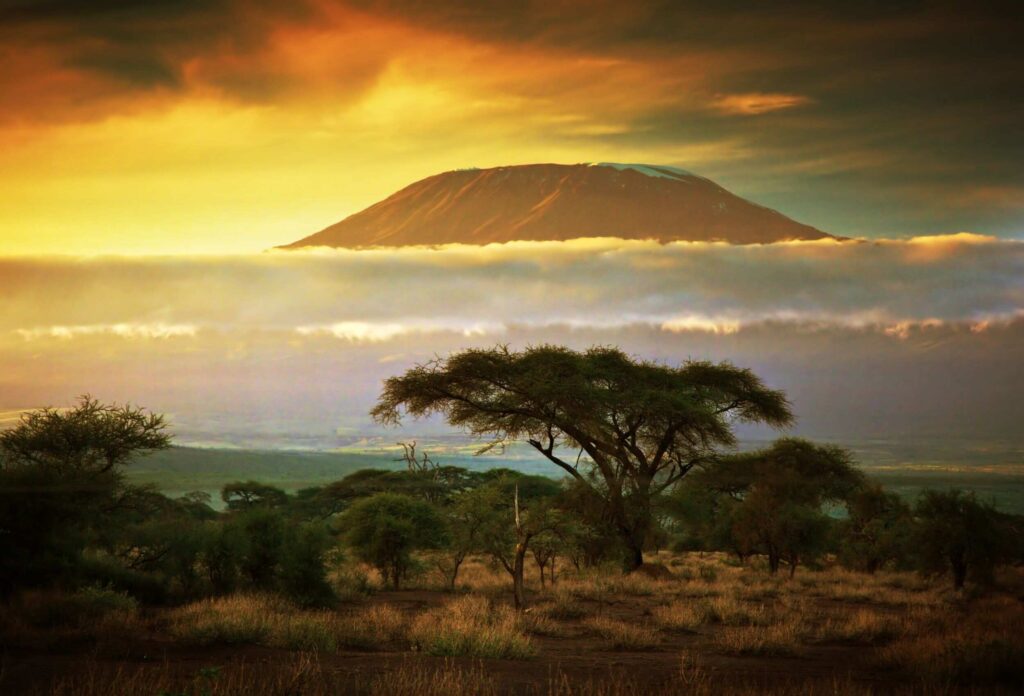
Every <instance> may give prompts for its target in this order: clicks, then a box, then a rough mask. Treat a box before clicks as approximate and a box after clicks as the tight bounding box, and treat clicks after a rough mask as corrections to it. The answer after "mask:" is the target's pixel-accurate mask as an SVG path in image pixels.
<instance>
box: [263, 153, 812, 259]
mask: <svg viewBox="0 0 1024 696" xmlns="http://www.w3.org/2000/svg"><path fill="white" fill-rule="evenodd" d="M578 237H621V238H624V239H655V240H658V241H661V242H669V241H678V240H688V241H724V242H731V243H734V244H755V243H768V242H778V241H783V240H792V239H821V238H826V237H831V235H829V234H827V233H825V232H822V231H821V230H818V229H815V228H813V227H810V226H808V225H803V224H801V223H799V222H796V221H794V220H791V219H790V218H788V217H786V216H785V215H782V214H781V213H778V212H776V211H774V210H771V209H769V208H765V207H763V206H760V205H757V204H755V203H751V202H750V201H747V200H744V199H743V198H740V197H739V196H736V195H733V194H732V193H729V192H728V191H726V190H725V189H724V188H722V187H721V186H719V185H718V184H716V183H715V182H713V181H710V180H709V179H705V178H703V177H700V176H697V175H696V174H692V173H690V172H687V171H684V170H682V169H677V168H675V167H664V166H660V165H646V164H613V163H600V164H570V165H565V164H527V165H521V166H513V167H495V168H493V169H458V170H455V171H451V172H445V173H443V174H437V175H435V176H431V177H428V178H426V179H423V180H421V181H417V182H416V183H414V184H412V185H410V186H407V187H405V188H404V189H402V190H401V191H398V192H397V193H395V194H393V195H391V196H390V197H388V198H386V199H384V200H383V201H381V202H379V203H376V204H374V205H372V206H370V207H369V208H366V209H365V210H363V211H361V212H358V213H356V214H354V215H350V216H349V217H347V218H345V219H344V220H342V221H341V222H339V223H337V224H334V225H331V226H330V227H327V228H325V229H323V230H321V231H320V232H317V233H316V234H313V235H310V236H308V237H305V238H303V239H300V240H299V241H297V242H293V243H291V244H288V245H286V246H284V247H282V248H285V249H296V248H300V247H309V246H327V247H349V248H358V247H372V246H409V245H421V244H422V245H436V244H452V243H462V244H491V243H501V242H511V241H514V240H533V241H541V240H566V239H575V238H578Z"/></svg>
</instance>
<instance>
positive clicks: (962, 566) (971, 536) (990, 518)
mask: <svg viewBox="0 0 1024 696" xmlns="http://www.w3.org/2000/svg"><path fill="white" fill-rule="evenodd" d="M914 514H915V517H916V518H917V524H916V529H915V533H914V538H913V540H914V549H915V551H916V555H917V557H918V559H917V560H918V563H919V564H920V568H921V570H922V571H924V572H936V573H941V572H943V571H952V576H953V589H954V590H961V589H963V586H964V583H965V582H966V581H967V579H968V576H969V577H970V579H971V580H972V581H975V582H982V583H988V582H991V581H992V573H993V570H994V569H995V566H996V565H997V564H998V563H1000V562H1002V561H1003V560H1005V559H1006V558H1007V556H1008V551H1009V549H1010V537H1009V535H1008V533H1007V532H1008V530H1007V526H1008V525H1007V524H1006V519H1005V518H1004V517H1003V516H1001V515H1000V514H999V513H998V512H997V511H996V510H995V508H993V507H992V506H991V505H988V504H986V503H983V502H980V501H979V500H978V499H977V498H976V497H975V496H974V494H973V493H965V492H964V491H961V490H956V489H953V490H950V491H945V492H940V491H925V492H924V493H922V494H921V497H920V499H919V500H918V501H917V506H916V507H915V509H914Z"/></svg>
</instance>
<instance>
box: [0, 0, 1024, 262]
mask: <svg viewBox="0 0 1024 696" xmlns="http://www.w3.org/2000/svg"><path fill="white" fill-rule="evenodd" d="M351 4H352V3H348V2H345V1H344V0H300V1H299V2H296V3H262V4H257V5H253V4H252V3H243V2H238V1H236V0H227V1H226V2H223V3H213V4H210V3H191V2H185V3H169V4H168V3H152V4H146V3H135V4H133V5H132V6H131V8H129V9H128V10H127V11H126V8H124V7H122V6H120V5H118V4H117V3H113V4H111V3H94V4H90V3H84V4H75V3H70V4H69V3H44V4H42V5H39V4H37V3H31V2H24V3H15V8H14V10H13V11H10V12H8V13H7V14H5V15H4V17H3V21H2V22H0V255H11V254H21V255H24V254H50V253H71V254H102V253H121V254H153V253H170V254H221V253H244V252H255V251H261V250H265V249H267V248H269V247H272V246H275V245H278V244H286V243H289V242H291V241H294V240H296V239H299V238H301V237H304V236H307V235H309V234H311V233H313V232H315V231H317V230H319V229H321V228H323V227H325V226H327V225H329V224H332V223H334V222H337V221H338V220H340V219H342V218H343V217H345V216H346V215H348V214H351V213H353V212H355V211H357V210H360V209H361V208H363V207H365V206H367V205H370V204H372V203H374V202H376V201H378V200H380V199H381V198H382V197H384V196H386V195H389V194H391V193H393V192H395V191H396V190H398V189H399V188H401V187H403V186H405V185H407V184H410V183H412V182H414V181H416V180H418V179H421V178H423V177H426V176H429V175H432V174H436V173H438V172H442V171H446V170H450V169H457V168H463V167H491V166H499V165H513V164H523V163H530V162H561V163H576V162H594V161H619V162H650V163H658V164H668V165H679V166H682V167H684V168H687V169H691V170H693V171H697V172H699V173H701V174H704V175H706V176H708V177H709V178H712V179H714V180H716V181H718V182H719V183H721V184H722V185H723V186H726V187H727V188H730V189H732V190H734V192H735V193H737V194H739V195H742V196H746V197H749V198H751V199H752V200H754V201H756V202H758V203H763V204H768V205H769V206H770V207H777V208H779V209H780V210H781V211H782V212H783V213H785V214H788V215H792V216H793V217H794V218H795V219H797V220H800V221H801V222H805V223H807V224H811V225H814V226H816V227H819V228H820V229H823V230H826V231H829V232H833V233H836V234H841V235H849V236H854V235H858V234H865V235H868V236H872V237H875V236H882V235H889V236H905V235H906V236H909V235H911V234H922V233H930V232H937V233H941V232H946V231H948V230H950V229H976V230H979V231H983V232H991V233H995V234H998V235H1000V236H1003V237H1016V236H1019V234H1020V233H1021V231H1020V221H1021V220H1022V217H1021V214H1022V213H1024V208H1022V201H1024V196H1022V191H1024V188H1022V186H1021V182H1020V180H1019V170H1020V168H1019V166H1018V163H1017V161H1016V160H1015V159H1014V154H1015V150H1014V149H1013V147H1012V144H1011V143H1010V139H1011V136H1012V134H1013V128H1012V126H1013V125H1015V123H1014V122H1013V120H1012V116H1013V115H1014V113H1015V111H1016V110H1015V108H1014V107H1016V103H1015V102H1013V101H1012V100H1013V99H1014V93H1013V91H1012V90H1007V89H1005V86H1006V82H1005V80H1006V79H1007V77H1006V75H1005V70H1006V66H1008V65H1013V64H1015V61H1013V60H1011V59H1010V58H1011V56H1007V55H1004V53H1005V52H1002V49H1001V48H999V47H1000V46H1002V44H1000V43H999V42H998V41H992V42H991V45H992V47H993V48H992V50H993V53H992V55H991V56H987V57H980V56H979V57H977V60H978V61H979V62H978V64H977V65H976V66H975V65H974V64H973V63H970V64H971V65H972V69H971V70H970V71H965V70H964V69H963V66H964V65H965V64H967V63H965V62H964V60H963V59H962V57H960V56H957V55H956V52H955V50H950V51H945V48H946V47H948V46H958V45H961V44H962V43H963V42H962V41H959V39H962V38H963V37H962V36H961V32H962V31H963V28H964V27H965V26H974V25H972V24H971V22H966V21H963V20H961V18H959V17H957V16H955V15H946V14H942V13H937V14H935V15H934V16H929V13H928V12H927V11H923V12H921V13H918V11H917V10H913V11H910V10H908V12H909V16H904V15H902V14H900V13H897V12H894V13H888V14H887V15H886V17H884V18H883V17H878V18H874V19H872V21H871V23H870V30H868V27H867V26H860V25H859V24H858V23H857V22H853V23H851V22H850V21H849V18H848V17H845V16H844V13H837V14H834V13H831V12H829V11H828V10H826V9H823V10H822V12H820V13H815V16H814V17H808V16H803V15H802V14H798V13H793V14H786V13H779V12H777V11H776V10H774V9H771V8H759V7H756V6H752V7H751V8H749V12H744V15H749V21H746V22H739V23H737V22H733V21H729V20H732V19H734V17H732V16H730V15H729V12H732V11H729V12H725V11H723V10H719V9H717V8H715V7H714V6H713V5H708V4H707V3H694V4H693V5H688V4H686V3H680V4H679V5H678V7H674V8H673V11H671V12H666V11H665V10H666V8H665V6H664V4H663V3H650V2H645V1H644V0H638V1H637V2H630V3H598V4H595V5H593V6H588V5H587V4H586V3H584V4H579V3H575V2H573V3H569V5H570V6H568V7H566V6H563V5H562V4H560V3H558V2H555V3H539V4H538V3H526V4H525V5H523V4H521V3H506V4H505V5H503V6H500V7H499V6H494V7H487V8H486V9H485V10H480V9H479V8H477V7H474V6H473V4H472V3H469V4H467V5H457V6H450V5H449V4H448V3H445V2H438V3H430V4H427V5H424V4H422V3H408V4H405V3H402V2H394V3H391V2H389V3H380V4H378V3H355V4H357V5H359V7H358V8H354V7H351V6H350V5H351ZM889 14H891V15H892V16H889ZM974 19H975V20H976V21H977V22H979V24H977V27H985V28H986V31H988V32H989V33H992V34H998V33H999V32H1005V31H1007V30H1008V27H1007V25H1006V23H1005V21H1003V20H1002V18H999V17H988V16H984V15H982V16H978V17H975V18H974ZM978 30H979V31H980V29H978ZM1005 44H1006V45H1007V46H1010V45H1011V44H1012V45H1013V46H1017V45H1018V44H1019V42H1016V41H1012V42H1011V41H1007V42H1005ZM879 47H881V48H883V49H884V50H878V49H879ZM1014 50H1016V49H1014ZM894 51H896V52H897V53H898V54H899V56H896V55H894V53H893V52H894ZM826 53H828V54H829V55H834V56H836V57H841V58H842V60H841V61H837V60H825V59H823V57H822V56H823V55H824V54H826ZM851 57H852V58H853V59H852V60H851V59H850V58H851ZM897 58H898V59H897ZM974 58H975V57H974V56H971V59H972V60H973V59H974ZM911 67H917V68H918V69H910V68H911ZM975 67H976V68H977V69H973V68H975ZM864 75H871V76H872V80H870V81H865V80H864ZM904 86H906V87H908V88H907V89H905V90H904ZM893 90H904V91H905V95H904V96H905V98H903V99H896V100H894V99H892V94H893ZM951 98H955V99H956V103H957V104H958V109H956V110H955V111H953V112H951V111H950V110H948V109H945V108H942V107H944V105H945V104H946V103H947V102H948V101H949V99H951ZM937 144H940V145H937Z"/></svg>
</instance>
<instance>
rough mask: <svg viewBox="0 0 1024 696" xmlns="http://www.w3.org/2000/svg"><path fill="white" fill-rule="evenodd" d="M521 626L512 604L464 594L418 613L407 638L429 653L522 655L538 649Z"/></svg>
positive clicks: (475, 655) (522, 625) (451, 655)
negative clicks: (501, 603) (439, 606)
mask: <svg viewBox="0 0 1024 696" xmlns="http://www.w3.org/2000/svg"><path fill="white" fill-rule="evenodd" d="M524 629H525V627H524V624H523V621H522V618H521V617H520V616H519V615H517V613H516V612H515V610H513V609H512V608H511V607H508V606H503V605H495V604H492V603H491V602H489V601H488V600H487V599H486V598H484V597H476V596H467V597H461V598H459V599H456V600H453V601H451V602H448V603H447V604H446V605H445V606H443V607H441V608H439V609H431V610H429V611H426V612H424V613H423V614H420V615H419V616H417V617H416V619H415V620H414V621H413V624H412V628H411V629H410V631H409V639H410V640H411V641H412V643H413V645H414V646H415V647H416V648H417V649H419V650H422V651H423V652H425V653H427V654H430V655H443V656H449V657H457V656H466V657H500V658H509V659H523V658H528V657H533V656H534V655H535V654H536V652H537V651H536V648H535V647H534V645H533V642H532V641H531V640H530V638H529V637H528V636H526V635H525V633H524Z"/></svg>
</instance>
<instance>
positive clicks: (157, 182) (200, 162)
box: [0, 12, 742, 254]
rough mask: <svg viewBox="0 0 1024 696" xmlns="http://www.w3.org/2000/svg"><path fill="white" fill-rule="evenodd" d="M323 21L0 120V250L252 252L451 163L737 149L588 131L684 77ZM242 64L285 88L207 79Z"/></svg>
mask: <svg viewBox="0 0 1024 696" xmlns="http://www.w3.org/2000/svg"><path fill="white" fill-rule="evenodd" d="M332 21H333V22H334V24H333V25H329V26H321V27H318V28H316V29H315V30H314V29H310V28H308V27H282V28H280V29H279V30H277V31H275V32H274V33H273V34H272V35H271V37H270V39H269V42H268V44H267V45H266V46H265V47H264V48H263V50H262V52H260V53H259V54H257V55H253V56H237V55H232V54H222V55H220V54H214V55H211V56H205V57H200V58H197V59H195V60H193V61H191V62H190V63H189V64H188V65H187V66H186V69H185V77H184V79H185V82H186V85H187V88H186V89H185V90H184V91H183V92H181V93H180V94H167V95H164V96H162V97H152V96H148V97H146V98H145V99H140V102H139V103H138V104H132V105H131V106H130V108H123V109H113V110H112V113H111V114H110V115H108V116H105V117H103V118H84V119H69V120H67V121H63V122H49V121H45V120H41V121H39V122H37V123H30V124H25V123H20V124H14V125H13V126H8V127H7V128H5V129H4V130H3V131H0V183H2V186H0V254H12V253H14V254H26V253H74V254H79V253H84V254H89V253H103V252H113V253H228V252H244V251H259V250H263V249H267V248H269V247H272V246H275V245H278V244H284V243H287V242H290V241H294V240H295V239H297V238H300V237H302V236H305V235H308V234H310V233H312V232H314V231H316V230H318V229H320V228H322V227H324V226H327V225H329V224H332V223H334V222H336V221H338V220H340V219H341V218H343V217H345V216H346V215H348V214H351V213H353V212H356V211H357V210H359V209H361V208H363V207H365V206H367V205H369V204H371V203H373V202H376V201H377V200H379V199H380V198H382V197H384V196H386V195H389V194H390V193H392V192H394V191H396V190H398V189H399V188H401V187H403V186H405V185H407V184H410V183H412V182H413V181H415V180H418V179H420V178H423V177H425V176H429V175H431V174H435V173H437V172H440V171H445V170H449V169H456V168H461V167H467V166H481V167H486V166H497V165H502V164H517V163H526V162H537V161H554V162H581V161H591V160H594V159H595V158H598V157H599V156H600V157H603V158H606V159H609V160H622V161H633V160H641V161H642V160H645V159H647V160H651V159H653V160H656V161H666V160H685V161H687V162H688V163H693V164H696V165H698V166H699V165H700V164H701V163H702V162H709V161H722V160H727V159H729V158H731V157H736V156H737V155H740V154H742V153H740V152H738V151H737V150H736V147H737V146H736V145H735V143H731V142H722V143H721V147H718V146H716V144H715V143H710V144H709V143H703V144H700V145H696V146H693V147H685V146H684V147H671V148H665V147H657V148H655V147H649V148H638V147H635V146H628V145H624V146H621V147H614V146H612V147H609V146H607V145H604V146H602V147H601V148H600V149H599V150H595V148H594V145H593V143H591V142H589V141H587V140H586V138H587V137H588V136H592V135H595V134H608V133H615V132H617V131H618V130H620V129H622V128H623V126H622V123H623V122H625V120H627V119H628V118H629V117H631V116H633V115H634V114H635V112H636V111H637V109H638V108H639V107H638V105H639V104H644V105H645V107H650V106H651V105H652V104H657V103H659V102H663V101H665V99H666V98H667V94H668V93H670V92H672V91H674V90H677V89H678V88H679V87H680V86H681V85H683V84H692V83H694V82H695V81H696V79H697V77H696V75H694V74H693V73H692V71H690V72H685V71H684V72H678V71H676V72H674V73H670V74H672V75H674V76H672V77H665V76H664V75H663V74H662V73H661V72H660V69H661V68H664V67H665V66H664V63H663V62H662V63H652V62H642V61H636V62H633V61H627V60H617V61H612V60H607V59H601V58H599V57H587V56H566V55H559V54H557V53H552V52H541V51H536V50H530V51H526V50H519V49H515V48H512V47H507V46H506V47H500V46H492V45H486V44H482V43H478V42H473V41H471V40H468V39H464V38H457V37H454V36H449V35H445V34H443V33H436V32H434V33H432V32H425V31H422V30H419V29H416V28H413V27H410V26H405V25H402V24H399V23H395V22H393V21H385V20H379V19H376V18H370V17H367V16H363V15H355V14H353V13H339V12H336V13H334V14H333V15H332ZM254 64H255V65H258V66H263V67H264V69H266V70H268V71H270V72H272V73H274V74H275V75H278V76H280V78H281V80H283V81H284V82H285V85H286V86H285V87H284V88H282V91H281V93H280V94H275V95H274V98H273V99H268V100H264V101H253V102H243V101H240V100H238V99H236V98H233V97H232V96H229V95H226V94H225V93H224V92H223V90H220V89H218V88H217V87H216V84H218V82H219V81H221V80H224V79H226V77H225V76H228V77H232V78H236V77H238V74H237V73H241V74H242V76H244V75H245V74H246V72H247V71H248V70H251V69H252V67H253V65H254ZM677 67H679V68H683V67H684V66H682V65H679V66H677ZM556 93H557V98H556V96H555V95H556ZM599 114H600V115H599Z"/></svg>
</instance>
